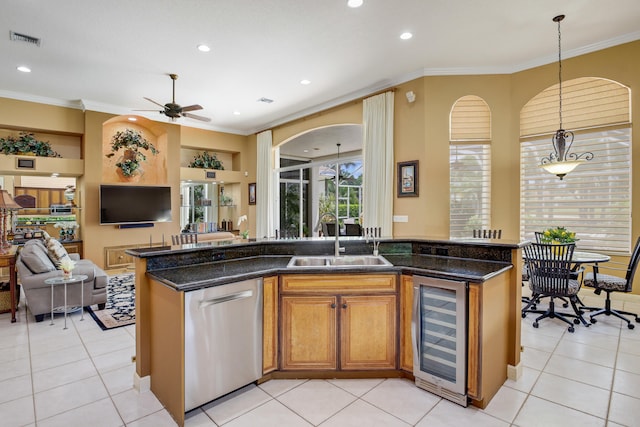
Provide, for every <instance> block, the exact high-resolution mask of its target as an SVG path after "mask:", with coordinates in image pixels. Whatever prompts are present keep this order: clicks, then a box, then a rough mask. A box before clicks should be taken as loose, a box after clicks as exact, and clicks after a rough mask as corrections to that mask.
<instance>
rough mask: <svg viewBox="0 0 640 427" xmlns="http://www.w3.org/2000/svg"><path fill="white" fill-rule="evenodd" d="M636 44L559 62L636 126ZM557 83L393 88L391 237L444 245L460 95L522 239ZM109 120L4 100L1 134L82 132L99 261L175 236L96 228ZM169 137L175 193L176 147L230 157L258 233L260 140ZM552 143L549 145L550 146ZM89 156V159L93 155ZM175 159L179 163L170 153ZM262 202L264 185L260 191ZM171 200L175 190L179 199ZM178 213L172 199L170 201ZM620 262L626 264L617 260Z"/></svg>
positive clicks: (437, 83) (497, 80)
mask: <svg viewBox="0 0 640 427" xmlns="http://www.w3.org/2000/svg"><path fill="white" fill-rule="evenodd" d="M638 70H640V41H636V42H632V43H628V44H624V45H621V46H617V47H613V48H609V49H606V50H602V51H599V52H594V53H591V54H588V55H583V56H579V57H576V58H569V59H565V60H563V78H564V79H565V80H568V79H573V78H577V77H583V76H594V77H602V78H608V79H612V80H615V81H618V82H620V83H622V84H624V85H627V86H629V87H630V88H631V91H632V111H633V118H632V119H633V121H634V122H635V123H640V72H638ZM556 83H557V64H549V65H546V66H542V67H537V68H534V69H530V70H526V71H522V72H518V73H514V74H511V75H476V76H428V77H423V78H419V79H416V80H413V81H410V82H407V83H404V84H401V85H399V86H397V87H396V90H395V126H394V136H395V149H394V156H395V161H396V162H399V161H408V160H419V162H420V164H419V165H420V170H419V172H420V173H419V193H420V197H417V198H410V197H408V198H400V199H397V198H396V199H395V200H394V214H396V215H408V216H409V222H408V223H396V224H394V235H395V236H432V237H447V236H448V230H449V194H448V187H449V184H448V182H449V162H448V158H449V156H448V139H449V136H448V126H449V112H450V109H451V106H452V105H453V103H454V102H455V101H456V100H457V99H458V98H460V97H461V96H464V95H476V96H479V97H481V98H483V99H484V100H485V101H486V102H487V104H488V105H489V107H490V109H491V114H492V116H491V118H492V216H493V222H494V227H497V228H502V229H503V230H504V231H503V237H506V238H513V239H517V238H518V236H519V143H518V134H519V132H518V121H519V112H520V109H521V108H522V107H523V106H524V105H525V104H526V102H527V101H528V100H529V99H530V98H532V97H533V96H534V95H536V94H537V93H539V92H540V91H542V90H543V89H545V88H547V87H549V86H552V85H554V84H556ZM408 90H412V91H413V92H414V93H415V94H416V101H415V102H414V103H408V102H407V100H406V97H405V93H406V92H407V91H408ZM112 117H113V116H111V115H108V114H103V113H97V112H91V111H87V112H84V113H83V112H81V111H80V110H74V109H69V108H61V107H53V106H43V105H40V104H32V103H28V102H23V101H14V100H9V99H0V127H8V128H13V129H15V128H25V129H37V130H43V131H54V132H66V133H73V134H84V152H85V162H86V163H85V176H84V177H83V178H82V179H81V182H82V185H84V188H85V189H86V190H87V191H84V192H83V193H81V194H82V195H83V196H82V197H83V198H84V199H85V200H82V201H81V205H82V206H83V207H84V209H83V211H82V216H83V222H84V224H85V225H84V226H85V230H84V233H83V236H84V238H85V241H86V242H87V246H86V249H85V255H86V256H87V257H91V258H94V259H95V260H96V261H98V260H99V261H100V262H101V261H102V256H103V255H102V252H101V247H102V246H105V245H116V244H127V243H144V242H148V241H149V235H150V234H152V236H151V237H152V239H153V241H159V240H160V239H161V238H162V236H161V235H162V234H164V235H165V239H167V238H168V236H169V235H170V234H171V233H175V232H177V231H178V225H177V224H178V223H177V220H176V221H174V223H172V224H160V225H157V226H156V227H154V228H153V229H151V230H152V231H151V232H150V231H149V230H150V229H139V230H135V229H133V230H115V232H114V230H113V228H112V227H104V226H99V225H97V221H98V219H97V218H98V215H97V189H98V185H99V183H100V182H99V178H98V177H97V176H96V173H97V171H99V167H100V165H101V160H102V159H101V157H100V156H99V154H98V153H100V151H99V150H93V152H92V150H91V149H92V148H93V147H99V146H100V143H101V141H102V126H103V124H104V122H105V121H107V120H109V119H111V118H112ZM361 122H362V101H353V102H349V103H346V104H344V105H341V106H338V107H335V108H332V109H329V110H327V111H323V112H320V113H316V114H313V115H311V116H308V117H305V118H302V119H299V120H296V121H293V122H291V123H288V124H285V125H282V126H278V127H276V128H274V129H273V140H274V146H277V145H279V144H281V143H283V142H285V141H287V140H288V139H290V138H292V137H293V136H296V135H298V134H300V133H304V132H307V131H309V130H311V129H315V128H318V127H322V126H328V125H335V124H347V123H361ZM154 126H158V127H160V128H162V131H163V132H165V133H166V138H167V144H168V147H169V148H168V149H169V150H170V152H171V153H172V155H170V156H169V158H170V159H171V160H169V163H168V165H167V167H168V173H169V182H170V185H172V187H174V188H176V190H177V188H178V187H177V186H178V185H179V180H180V177H179V159H180V156H179V152H178V151H177V150H179V147H181V146H184V147H189V148H205V149H212V150H220V151H224V152H234V153H236V154H235V155H234V158H233V163H234V167H233V168H234V170H238V171H243V172H244V171H246V172H248V176H247V177H244V173H243V174H242V175H243V177H244V178H245V180H244V182H242V183H241V193H242V196H241V198H242V204H241V206H240V208H239V212H238V213H239V214H244V213H246V214H247V216H248V218H249V226H250V230H251V235H252V236H254V232H255V206H247V185H246V184H248V183H250V182H255V171H256V140H257V138H256V136H255V135H251V136H248V137H245V136H239V135H231V134H223V133H220V132H211V131H205V130H201V129H195V128H188V127H182V126H179V125H175V124H171V123H157V122H154ZM550 144H551V143H550ZM633 147H634V148H635V149H634V150H633V151H632V153H633V165H634V166H635V167H633V174H634V175H633V182H634V183H637V182H639V174H640V167H639V165H640V136H639V135H638V133H637V132H634V133H633ZM94 152H95V153H94ZM173 154H175V155H173ZM257 190H258V199H259V198H260V183H257ZM175 194H177V191H175ZM632 197H633V199H632V200H633V202H632V203H633V204H632V208H633V209H632V210H633V212H634V215H633V217H632V234H633V236H634V237H635V236H638V235H639V234H640V221H638V213H637V212H639V211H640V185H634V186H633V193H632ZM174 202H175V204H176V207H177V203H178V200H177V197H176V200H175V201H174ZM621 260H622V261H623V262H626V259H624V258H622V259H621Z"/></svg>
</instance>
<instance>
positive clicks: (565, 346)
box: [554, 340, 616, 368]
mask: <svg viewBox="0 0 640 427" xmlns="http://www.w3.org/2000/svg"><path fill="white" fill-rule="evenodd" d="M554 354H557V355H563V356H567V357H571V358H574V359H578V360H583V361H585V362H591V363H595V364H598V365H602V366H607V367H609V368H613V367H614V366H615V363H616V347H611V348H608V349H604V348H600V347H594V346H592V345H588V344H583V343H579V342H575V341H569V340H562V341H561V342H560V343H559V344H558V348H557V349H556V351H555V352H554Z"/></svg>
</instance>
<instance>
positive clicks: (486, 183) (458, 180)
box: [449, 144, 491, 238]
mask: <svg viewBox="0 0 640 427" xmlns="http://www.w3.org/2000/svg"><path fill="white" fill-rule="evenodd" d="M449 169H450V183H449V187H450V190H449V194H450V201H449V209H450V213H449V233H450V235H451V237H452V238H456V237H457V238H461V237H470V236H471V235H472V232H473V229H481V228H491V146H490V145H489V144H451V145H450V146H449Z"/></svg>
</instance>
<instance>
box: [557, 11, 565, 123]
mask: <svg viewBox="0 0 640 427" xmlns="http://www.w3.org/2000/svg"><path fill="white" fill-rule="evenodd" d="M562 18H564V16H563V17H562ZM562 18H561V19H558V82H559V91H560V104H559V105H560V114H559V115H560V129H562V33H561V32H560V21H562Z"/></svg>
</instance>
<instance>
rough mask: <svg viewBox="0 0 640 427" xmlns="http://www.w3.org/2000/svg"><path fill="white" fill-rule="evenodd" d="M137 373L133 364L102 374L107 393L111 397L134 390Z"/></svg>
mask: <svg viewBox="0 0 640 427" xmlns="http://www.w3.org/2000/svg"><path fill="white" fill-rule="evenodd" d="M135 372H136V365H135V364H133V363H131V364H129V365H127V366H123V367H122V368H118V369H114V370H113V371H109V372H104V373H102V374H100V376H101V377H102V381H104V385H105V386H106V387H107V391H108V392H109V394H110V395H111V396H113V395H115V394H118V393H122V392H123V391H127V390H131V389H133V375H134V373H135Z"/></svg>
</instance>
